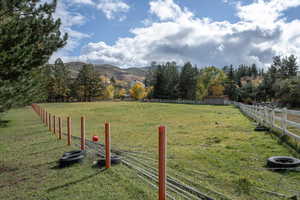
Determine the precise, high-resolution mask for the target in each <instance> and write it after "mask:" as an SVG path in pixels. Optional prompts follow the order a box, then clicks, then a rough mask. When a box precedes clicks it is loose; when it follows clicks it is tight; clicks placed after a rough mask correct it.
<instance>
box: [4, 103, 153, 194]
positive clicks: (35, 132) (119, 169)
mask: <svg viewBox="0 0 300 200" xmlns="http://www.w3.org/2000/svg"><path fill="white" fill-rule="evenodd" d="M2 120H3V121H1V124H0V125H1V126H0V199H1V200H47V199H51V200H52V199H55V200H82V199H89V200H96V199H97V200H99V199H105V200H112V199H114V200H120V199H122V200H123V199H128V200H132V199H149V200H150V199H157V195H156V193H157V192H156V191H155V190H154V189H152V188H151V187H150V186H149V185H148V184H147V183H144V182H143V181H142V180H140V179H139V178H138V177H137V176H136V173H135V172H134V171H132V170H130V169H128V168H127V167H125V166H123V165H119V166H114V167H113V168H111V169H109V170H101V169H99V168H93V167H92V163H93V161H94V160H96V158H95V157H93V156H89V157H87V158H86V159H85V161H84V162H83V164H81V165H79V164H77V165H74V166H72V167H68V168H64V169H58V168H56V166H57V163H56V161H57V160H58V159H59V157H60V156H61V155H62V153H63V152H65V151H68V150H71V149H74V146H73V147H67V146H66V142H65V141H59V140H57V139H56V138H55V137H54V136H53V135H52V134H51V133H49V132H48V131H47V128H46V127H45V126H43V125H42V124H41V121H40V120H39V118H38V117H37V115H36V114H35V113H34V112H33V111H32V109H31V108H29V107H26V108H21V109H13V110H11V111H9V112H8V113H7V114H5V116H4V118H2ZM6 120H7V121H8V123H5V122H4V121H6Z"/></svg>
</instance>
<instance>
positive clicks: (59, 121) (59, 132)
mask: <svg viewBox="0 0 300 200" xmlns="http://www.w3.org/2000/svg"><path fill="white" fill-rule="evenodd" d="M61 134H62V132H61V118H60V117H58V139H60V140H61Z"/></svg>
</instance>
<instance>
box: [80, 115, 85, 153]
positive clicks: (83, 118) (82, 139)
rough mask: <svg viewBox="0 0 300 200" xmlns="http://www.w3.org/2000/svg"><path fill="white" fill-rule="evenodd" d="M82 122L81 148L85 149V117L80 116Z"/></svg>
mask: <svg viewBox="0 0 300 200" xmlns="http://www.w3.org/2000/svg"><path fill="white" fill-rule="evenodd" d="M80 122H81V123H80V124H81V150H85V117H83V116H82V117H81V118H80Z"/></svg>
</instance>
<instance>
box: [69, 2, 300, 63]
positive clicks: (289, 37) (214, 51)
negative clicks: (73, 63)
mask: <svg viewBox="0 0 300 200" xmlns="http://www.w3.org/2000/svg"><path fill="white" fill-rule="evenodd" d="M149 5H150V10H149V12H150V13H151V14H152V15H155V16H156V18H157V19H158V21H156V22H152V21H151V23H148V24H146V25H145V27H140V28H134V29H132V30H130V31H131V33H132V34H134V36H133V37H126V38H119V39H118V40H117V41H116V43H115V44H114V45H108V44H106V43H105V42H102V41H101V42H98V43H97V42H96V43H89V44H87V45H86V46H85V47H84V49H83V51H82V54H81V56H79V57H72V58H71V57H68V58H67V59H69V60H70V59H71V60H72V59H75V60H82V61H91V62H94V63H111V64H116V65H119V66H121V67H130V66H137V67H138V66H145V65H147V64H149V63H150V62H151V61H161V62H163V61H170V60H172V61H173V60H174V61H176V62H178V63H183V62H186V61H191V62H193V63H195V64H197V65H198V66H206V65H216V66H219V67H222V66H224V65H228V64H235V65H237V64H242V63H245V64H251V63H256V64H257V65H259V66H266V65H267V64H268V63H270V62H271V59H272V56H274V55H277V54H280V55H281V54H282V55H285V54H291V53H293V54H295V55H296V56H298V57H300V34H299V32H300V21H299V20H293V21H291V22H287V20H286V19H285V18H284V15H283V11H285V10H286V9H288V8H291V7H296V6H298V5H300V2H299V1H298V0H285V1H281V0H268V1H267V0H265V1H262V0H259V1H255V2H254V3H252V4H249V5H242V4H238V5H237V7H236V9H237V15H238V16H239V17H240V21H238V22H236V23H230V22H228V21H212V20H210V19H208V18H197V17H195V16H194V15H193V13H192V12H190V11H189V10H188V9H187V8H183V7H180V6H179V5H177V4H176V3H175V2H174V1H173V0H152V1H151V2H150V3H149ZM257 15H258V16H257ZM262 19H264V20H262Z"/></svg>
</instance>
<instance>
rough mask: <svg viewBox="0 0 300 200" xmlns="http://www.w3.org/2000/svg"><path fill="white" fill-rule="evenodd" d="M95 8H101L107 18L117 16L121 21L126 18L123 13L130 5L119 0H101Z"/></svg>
mask: <svg viewBox="0 0 300 200" xmlns="http://www.w3.org/2000/svg"><path fill="white" fill-rule="evenodd" d="M97 9H99V10H101V11H102V12H103V13H104V15H105V16H106V18H107V19H115V18H118V19H119V20H120V21H122V20H124V19H125V18H126V17H125V16H124V15H123V14H124V13H127V12H128V11H129V9H130V6H129V5H128V4H126V3H125V2H123V1H121V0H101V1H100V2H99V3H98V4H97Z"/></svg>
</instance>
